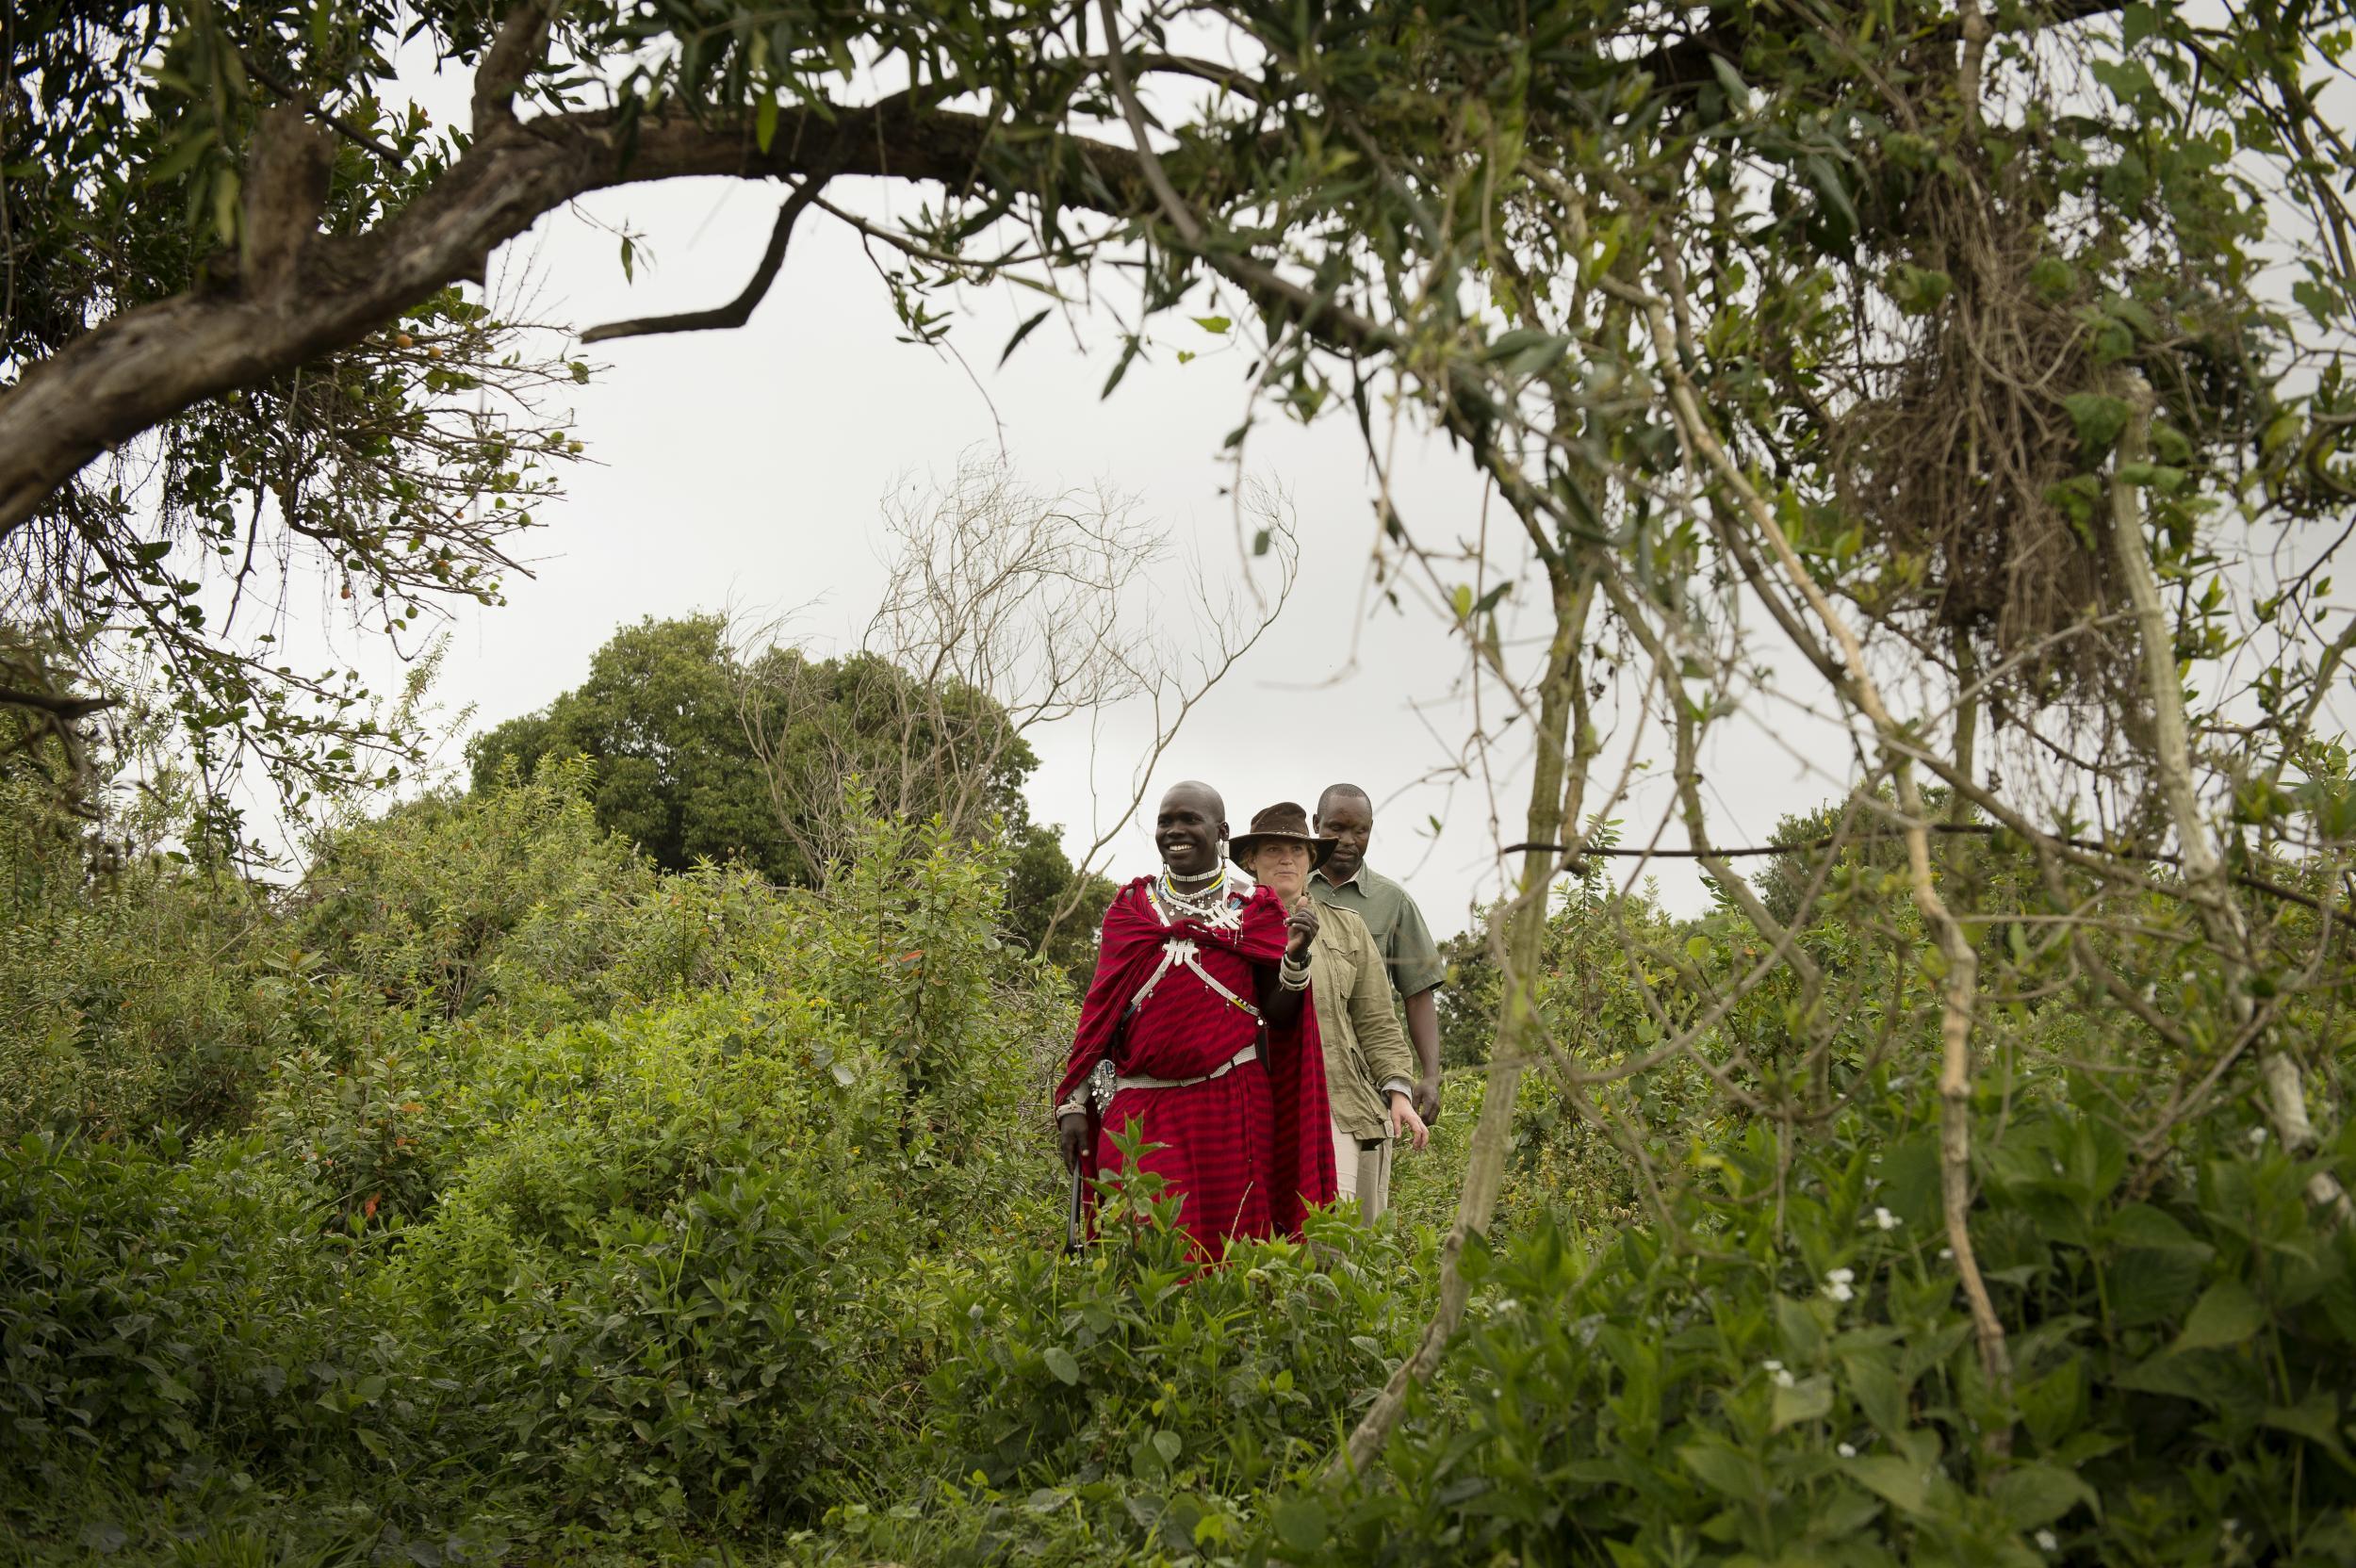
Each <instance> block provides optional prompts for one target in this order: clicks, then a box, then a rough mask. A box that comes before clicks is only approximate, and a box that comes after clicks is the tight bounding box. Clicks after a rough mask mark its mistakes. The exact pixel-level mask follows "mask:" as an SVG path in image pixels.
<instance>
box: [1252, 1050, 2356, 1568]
mask: <svg viewBox="0 0 2356 1568" xmlns="http://www.w3.org/2000/svg"><path fill="white" fill-rule="evenodd" d="M2010 1088H2011V1090H2012V1092H2013V1094H2014V1095H2015V1100H2014V1103H2013V1104H2012V1105H2011V1107H2010V1110H2011V1119H2010V1120H2009V1121H2007V1122H2004V1123H2001V1124H2000V1123H1999V1122H1998V1121H1997V1113H1998V1112H1999V1110H2000V1109H2001V1105H2000V1103H1999V1100H2000V1097H2001V1096H2002V1095H2003V1094H2004V1092H2005V1086H2003V1085H2001V1084H2000V1085H1998V1086H1993V1087H1991V1088H1990V1089H1989V1090H1988V1103H1986V1104H1985V1105H1984V1106H1983V1107H1982V1109H1983V1111H1984V1113H1985V1114H1986V1117H1987V1120H1986V1122H1985V1123H1984V1126H1985V1127H1986V1128H1987V1133H1986V1134H1984V1136H1988V1142H1987V1143H1986V1144H1984V1146H1983V1148H1982V1151H1981V1153H1980V1156H1979V1160H1978V1166H1977V1169H1978V1175H1979V1180H1980V1182H1981V1184H1982V1192H1983V1201H1982V1204H1981V1206H1980V1207H1979V1209H1978V1210H1977V1211H1976V1212H1975V1214H1974V1217H1973V1220H1972V1227H1973V1233H1974V1238H1975V1245H1976V1246H1977V1248H1978V1250H1979V1256H1980V1261H1981V1264H1982V1266H1983V1267H1984V1268H1986V1269H1987V1270H1988V1274H1989V1277H1990V1279H1991V1281H1992V1288H1993V1289H1994V1292H1995V1296H1996V1301H1997V1305H1998V1309H1999V1312H2000V1314H2001V1315H2002V1317H2003V1320H2004V1327H2005V1330H2006V1331H2007V1334H2008V1337H2009V1343H2010V1351H2011V1358H2012V1374H2011V1380H2010V1383H2009V1387H2008V1388H2007V1387H2004V1386H2000V1385H1998V1384H1996V1383H1992V1382H1991V1381H1990V1380H1988V1378H1987V1377H1985V1376H1984V1375H1983V1373H1982V1371H1981V1367H1980V1364H1979V1357H1978V1352H1977V1350H1976V1348H1975V1343H1974V1337H1973V1331H1972V1322H1971V1320H1970V1318H1969V1316H1968V1315H1967V1314H1966V1312H1965V1310H1964V1307H1963V1304H1962V1302H1961V1300H1960V1299H1959V1296H1958V1293H1957V1291H1956V1288H1955V1281H1954V1277H1953V1273H1952V1270H1951V1268H1950V1266H1948V1265H1947V1264H1946V1263H1945V1262H1944V1261H1943V1257H1942V1248H1943V1246H1944V1240H1943V1232H1942V1230H1941V1228H1940V1222H1939V1205H1938V1176H1937V1165H1936V1137H1937V1133H1936V1126H1935V1122H1936V1110H1935V1103H1933V1102H1929V1101H1928V1099H1927V1097H1920V1098H1913V1099H1909V1098H1906V1096H1904V1095H1903V1094H1902V1093H1900V1092H1896V1091H1892V1090H1889V1089H1887V1088H1885V1089H1883V1090H1881V1091H1879V1092H1877V1093H1876V1094H1874V1095H1873V1097H1872V1098H1871V1100H1870V1102H1869V1103H1867V1104H1866V1105H1865V1106H1864V1107H1862V1108H1860V1109H1858V1110H1856V1111H1854V1112H1852V1113H1851V1114H1849V1115H1848V1116H1846V1117H1845V1118H1844V1119H1842V1120H1841V1122H1840V1123H1839V1124H1838V1125H1837V1126H1836V1127H1835V1128H1834V1129H1833V1130H1832V1133H1831V1135H1829V1136H1828V1137H1826V1138H1825V1139H1824V1140H1823V1141H1822V1142H1816V1143H1810V1144H1804V1145H1801V1146H1799V1147H1798V1148H1797V1149H1796V1150H1794V1151H1793V1152H1791V1153H1790V1154H1789V1155H1788V1156H1787V1155H1784V1154H1782V1153H1780V1152H1778V1149H1777V1146H1776V1140H1775V1138H1774V1137H1773V1136H1772V1135H1771V1133H1770V1132H1769V1130H1768V1129H1766V1128H1765V1127H1764V1126H1761V1127H1759V1128H1758V1129H1755V1130H1753V1131H1752V1132H1750V1133H1747V1134H1745V1135H1742V1136H1741V1137H1740V1138H1738V1139H1736V1140H1735V1141H1734V1142H1733V1143H1732V1144H1731V1145H1729V1146H1727V1147H1725V1148H1723V1149H1721V1150H1719V1151H1717V1152H1714V1153H1713V1154H1711V1155H1710V1156H1709V1157H1708V1158H1707V1160H1706V1163H1705V1168H1704V1169H1703V1171H1702V1172H1700V1173H1698V1174H1697V1177H1696V1179H1695V1180H1693V1181H1692V1182H1690V1183H1688V1184H1685V1185H1684V1186H1682V1187H1681V1188H1680V1189H1679V1190H1678V1191H1677V1195H1676V1198H1675V1201H1674V1202H1675V1206H1674V1208H1673V1210H1672V1212H1671V1214H1670V1216H1669V1221H1670V1222H1669V1223H1667V1224H1664V1225H1661V1226H1656V1227H1631V1228H1629V1229H1627V1230H1624V1231H1622V1232H1620V1233H1617V1234H1605V1235H1593V1236H1589V1235H1581V1234H1579V1233H1574V1232H1569V1231H1565V1230H1564V1229H1562V1228H1561V1227H1559V1226H1556V1225H1553V1224H1540V1225H1537V1226H1536V1227H1534V1228H1533V1229H1531V1230H1530V1232H1529V1233H1526V1234H1524V1235H1522V1236H1520V1237H1518V1238H1516V1239H1515V1240H1514V1241H1513V1244H1511V1245H1510V1246H1507V1247H1505V1248H1504V1249H1502V1250H1500V1251H1499V1252H1497V1253H1496V1254H1495V1255H1491V1254H1488V1253H1487V1252H1486V1251H1484V1250H1476V1251H1475V1253H1474V1254H1473V1258H1474V1275H1475V1278H1476V1280H1477V1282H1478V1283H1477V1288H1478V1289H1479V1290H1480V1291H1481V1294H1482V1299H1481V1303H1480V1304H1479V1306H1478V1308H1477V1310H1476V1313H1475V1315H1474V1317H1473V1320H1472V1322H1471V1324H1470V1326H1469V1328H1468V1330H1467V1331H1466V1332H1465V1334H1464V1340H1463V1343H1462V1348H1461V1361H1460V1364H1459V1370H1460V1372H1461V1374H1462V1376H1463V1377H1464V1380H1465V1384H1466V1386H1465V1389H1464V1395H1465V1398H1464V1409H1463V1410H1462V1411H1461V1412H1458V1411H1453V1410H1451V1411H1450V1412H1448V1413H1447V1414H1446V1416H1445V1417H1435V1416H1431V1415H1427V1416H1426V1417H1425V1418H1424V1419H1422V1420H1421V1421H1419V1422H1416V1423H1414V1424H1411V1426H1410V1427H1409V1428H1408V1429H1406V1430H1405V1431H1404V1432H1403V1434H1402V1435H1401V1436H1400V1438H1399V1440H1397V1441H1396V1442H1395V1443H1394V1445H1393V1448H1392V1451H1391V1453H1390V1455H1389V1464H1388V1471H1387V1474H1385V1475H1383V1477H1381V1478H1379V1479H1377V1480H1375V1481H1372V1482H1370V1483H1369V1484H1367V1485H1366V1486H1365V1487H1363V1488H1358V1489H1354V1490H1352V1491H1350V1492H1349V1493H1348V1494H1346V1495H1344V1496H1343V1497H1342V1498H1341V1499H1340V1500H1339V1501H1337V1502H1336V1504H1335V1515H1336V1518H1335V1522H1334V1526H1333V1531H1332V1534H1331V1536H1330V1538H1328V1539H1324V1540H1323V1541H1322V1543H1321V1544H1320V1545H1319V1547H1318V1549H1317V1552H1315V1553H1314V1554H1311V1555H1314V1556H1315V1557H1316V1559H1317V1560H1322V1561H1335V1562H1345V1561H1346V1562H1351V1563H1362V1562H1401V1561H1461V1560H1488V1559H1490V1558H1492V1557H1495V1556H1511V1557H1512V1558H1513V1559H1514V1560H1519V1561H1522V1562H1527V1563H1542V1562H1571V1561H1612V1562H1616V1563H1640V1562H1656V1561H1658V1562H1670V1561H1676V1562H1713V1561H1724V1562H1729V1563H1732V1562H1762V1561H1775V1560H1812V1561H1824V1562H1839V1563H1857V1564H1867V1563H1896V1562H1925V1563H1929V1562H1953V1563H1964V1562H1978V1563H2019V1564H2024V1565H2025V1564H2028V1563H2033V1562H2042V1561H2049V1560H2055V1559H2056V1558H2059V1559H2062V1560H2075V1561H2085V1562H2089V1563H2092V1562H2106V1563H2109V1562H2126V1563H2154V1564H2156V1563H2163V1562H2191V1561H2202V1562H2228V1561H2266V1560H2282V1561H2288V1560H2316V1561H2321V1560H2348V1559H2349V1558H2350V1556H2351V1555H2356V1532H2351V1529H2350V1526H2349V1523H2348V1520H2349V1517H2350V1516H2349V1514H2348V1507H2349V1505H2350V1504H2351V1503H2356V1479H2352V1478H2356V1466H2352V1465H2351V1464H2350V1462H2349V1460H2348V1451H2347V1447H2346V1444H2345V1438H2344V1436H2343V1426H2342V1423H2343V1422H2344V1420H2345V1419H2346V1417H2347V1412H2348V1400H2349V1398H2350V1397H2351V1395H2356V1237H2351V1236H2350V1235H2348V1233H2345V1232H2340V1233H2326V1232H2324V1231H2321V1230H2319V1229H2318V1228H2317V1227H2315V1225H2314V1224H2313V1223H2312V1221H2311V1219H2310V1217H2309V1214H2308V1211H2307V1207H2306V1198H2305V1196H2304V1193H2303V1188H2304V1185H2305V1183H2306V1181H2307V1179H2308V1178H2309V1176H2310V1175H2312V1174H2313V1171H2314V1169H2315V1168H2316V1167H2318V1166H2329V1167H2331V1168H2335V1169H2337V1170H2338V1171H2340V1173H2341V1174H2342V1175H2343V1177H2345V1176H2346V1175H2348V1174H2350V1173H2351V1169H2352V1168H2356V1160H2351V1158H2350V1156H2351V1152H2352V1151H2351V1150H2350V1149H2349V1148H2348V1146H2347V1145H2346V1143H2345V1141H2344V1142H2343V1145H2342V1146H2341V1147H2340V1148H2338V1149H2336V1150H2335V1151H2333V1152H2332V1153H2331V1155H2330V1156H2329V1157H2328V1158H2327V1159H2324V1160H2319V1161H2299V1160H2294V1159H2290V1158H2286V1157H2284V1156H2283V1155H2282V1154H2281V1153H2279V1152H2270V1151H2268V1150H2266V1148H2264V1147H2263V1145H2260V1144H2255V1143H2253V1142H2252V1140H2251V1139H2250V1138H2248V1137H2246V1136H2244V1134H2245V1133H2246V1132H2247V1131H2248V1123H2247V1121H2246V1120H2244V1119H2242V1118H2241V1117H2240V1116H2239V1115H2238V1114H2237V1113H2234V1112H2233V1111H2230V1110H2229V1111H2223V1112H2218V1113H2215V1114H2213V1115H2212V1116H2211V1117H2209V1118H2208V1119H2207V1120H2206V1121H2205V1122H2204V1123H2203V1126H2202V1129H2201V1137H2200V1139H2199V1141H2198V1142H2197V1144H2196V1145H2195V1147H2193V1148H2192V1150H2191V1151H2190V1152H2189V1154H2188V1157H2187V1159H2186V1161H2185V1163H2184V1165H2183V1166H2182V1167H2181V1168H2175V1169H2174V1170H2173V1173H2172V1174H2170V1175H2169V1176H2168V1177H2167V1178H2166V1179H2164V1180H2162V1181H2161V1182H2160V1183H2159V1184H2158V1185H2157V1187H2156V1188H2155V1189H2154V1190H2153V1191H2152V1192H2151V1193H2150V1194H2149V1196H2147V1197H2143V1198H2137V1197H2135V1196H2133V1195H2132V1194H2131V1192H2130V1190H2129V1184H2130V1178H2131V1163H2132V1162H2131V1158H2130V1154H2131V1152H2130V1150H2129V1147H2128V1145H2127V1143H2126V1142H2125V1140H2124V1139H2123V1138H2122V1137H2121V1135H2119V1133H2118V1132H2117V1131H2116V1130H2115V1128H2114V1127H2113V1126H2112V1125H2111V1124H2109V1123H2108V1122H2107V1120H2105V1119H2103V1118H2102V1117H2101V1116H2099V1115H2095V1114H2090V1113H2089V1111H2088V1110H2087V1109H2086V1106H2085V1104H2083V1103H2081V1102H2095V1101H2097V1099H2098V1095H2097V1091H2095V1090H2093V1089H2091V1088H2089V1087H2087V1086H2076V1088H2077V1089H2078V1090H2079V1091H2080V1092H2078V1093H2077V1094H2076V1095H2075V1096H2074V1097H2072V1098H2064V1097H2061V1096H2058V1095H2048V1094H2045V1093H2042V1092H2040V1091H2038V1090H2037V1088H2036V1086H2030V1085H2027V1084H2016V1085H2013V1086H2010ZM1999 1133H2000V1134H2001V1135H1997V1134H1999ZM1787 1159H1788V1163H1786V1161H1787ZM1297 1544H1298V1543H1296V1545H1297Z"/></svg>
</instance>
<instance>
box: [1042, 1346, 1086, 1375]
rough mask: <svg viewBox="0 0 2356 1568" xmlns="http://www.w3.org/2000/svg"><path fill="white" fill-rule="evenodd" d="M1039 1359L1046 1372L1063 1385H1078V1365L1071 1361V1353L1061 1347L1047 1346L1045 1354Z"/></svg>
mask: <svg viewBox="0 0 2356 1568" xmlns="http://www.w3.org/2000/svg"><path fill="white" fill-rule="evenodd" d="M1039 1359H1040V1360H1041V1361H1043V1362H1045V1363H1046V1364H1047V1370H1048V1371H1050V1372H1053V1373H1054V1374H1055V1376H1056V1377H1057V1378H1058V1379H1059V1380H1062V1381H1063V1382H1064V1383H1065V1384H1067V1385H1076V1384H1078V1382H1079V1380H1080V1364H1079V1363H1078V1362H1077V1361H1074V1360H1073V1359H1072V1352H1071V1351H1069V1350H1067V1349H1065V1348H1063V1347H1062V1346H1060V1345H1051V1346H1049V1347H1048V1348H1047V1353H1046V1354H1045V1355H1043V1356H1041V1357H1040V1358H1039Z"/></svg>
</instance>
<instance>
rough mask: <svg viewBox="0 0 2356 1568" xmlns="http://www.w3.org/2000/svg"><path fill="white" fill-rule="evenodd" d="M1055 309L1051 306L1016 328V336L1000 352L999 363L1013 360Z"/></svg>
mask: <svg viewBox="0 0 2356 1568" xmlns="http://www.w3.org/2000/svg"><path fill="white" fill-rule="evenodd" d="M1054 309H1055V306H1054V305H1049V306H1048V307H1047V309H1046V310H1042V311H1040V312H1039V314H1038V315H1037V316H1034V317H1032V318H1031V319H1029V320H1027V321H1025V322H1023V324H1022V325H1021V326H1019V327H1017V328H1015V329H1014V335H1013V336H1012V337H1009V338H1007V339H1006V347H1005V348H1004V349H1001V350H1000V351H998V363H999V364H1000V365H1004V364H1006V361H1007V360H1009V359H1011V358H1013V357H1014V351H1015V350H1017V349H1019V348H1021V347H1022V346H1023V339H1024V338H1026V337H1028V336H1030V335H1031V331H1032V329H1033V328H1035V327H1037V326H1038V325H1039V323H1040V322H1041V321H1044V320H1046V319H1047V317H1048V314H1049V312H1051V311H1053V310H1054Z"/></svg>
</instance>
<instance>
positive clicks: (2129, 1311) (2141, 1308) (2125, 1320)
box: [2108, 1247, 2208, 1329]
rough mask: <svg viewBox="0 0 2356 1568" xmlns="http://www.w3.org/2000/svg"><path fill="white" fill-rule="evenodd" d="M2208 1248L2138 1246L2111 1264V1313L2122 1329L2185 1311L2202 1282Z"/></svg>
mask: <svg viewBox="0 0 2356 1568" xmlns="http://www.w3.org/2000/svg"><path fill="white" fill-rule="evenodd" d="M2207 1261H2208V1260H2207V1250H2206V1249H2202V1250H2200V1251H2194V1250H2191V1249H2190V1248H2184V1247H2167V1248H2152V1247H2138V1248H2136V1249H2135V1250H2133V1251H2130V1252H2126V1253H2123V1254H2121V1255H2120V1257H2119V1261H2118V1262H2116V1263H2114V1264H2112V1265H2111V1266H2110V1268H2109V1271H2108V1272H2109V1280H2108V1283H2109V1285H2110V1296H2111V1317H2112V1320H2113V1321H2114V1322H2116V1323H2117V1324H2118V1325H2119V1327H2120V1328H2122V1329H2139V1328H2143V1327H2145V1326H2146V1325H2148V1324H2152V1323H2161V1322H2165V1321H2167V1320H2168V1318H2171V1317H2173V1316H2175V1315H2177V1314H2178V1313H2179V1312H2182V1311H2183V1310H2184V1303H2185V1302H2186V1301H2189V1300H2191V1299H2192V1293H2193V1292H2194V1291H2195V1290H2198V1289H2199V1288H2200V1286H2201V1272H2202V1270H2203V1268H2204V1267H2205V1266H2206V1264H2207Z"/></svg>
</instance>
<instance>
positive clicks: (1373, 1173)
mask: <svg viewBox="0 0 2356 1568" xmlns="http://www.w3.org/2000/svg"><path fill="white" fill-rule="evenodd" d="M1365 1144H1372V1145H1373V1146H1374V1147H1373V1148H1371V1149H1368V1148H1365V1147H1362V1146H1363V1145H1365ZM1333 1180H1334V1185H1335V1186H1336V1187H1337V1188H1338V1189H1339V1190H1338V1192H1337V1193H1336V1194H1335V1196H1337V1197H1338V1198H1340V1199H1341V1200H1342V1201H1344V1202H1348V1201H1350V1200H1352V1199H1355V1200H1357V1202H1358V1214H1359V1217H1360V1218H1362V1219H1364V1220H1366V1223H1367V1224H1369V1225H1371V1224H1373V1223H1374V1222H1375V1221H1376V1220H1378V1219H1380V1218H1382V1217H1383V1210H1384V1209H1387V1208H1389V1207H1390V1206H1391V1140H1390V1139H1389V1138H1361V1137H1359V1136H1358V1135H1355V1134H1353V1133H1345V1132H1343V1131H1342V1130H1341V1128H1340V1127H1338V1126H1337V1127H1335V1128H1334V1129H1333Z"/></svg>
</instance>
